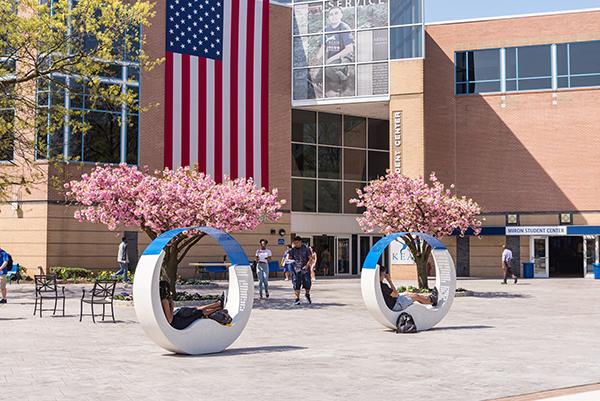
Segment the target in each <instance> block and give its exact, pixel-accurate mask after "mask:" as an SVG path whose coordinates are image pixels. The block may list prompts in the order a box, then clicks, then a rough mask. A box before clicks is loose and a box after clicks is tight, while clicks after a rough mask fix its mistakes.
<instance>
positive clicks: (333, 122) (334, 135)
mask: <svg viewBox="0 0 600 401" xmlns="http://www.w3.org/2000/svg"><path fill="white" fill-rule="evenodd" d="M319 144H325V145H338V146H341V145H342V116H341V115H339V114H329V113H319Z"/></svg>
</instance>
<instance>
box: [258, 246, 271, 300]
mask: <svg viewBox="0 0 600 401" xmlns="http://www.w3.org/2000/svg"><path fill="white" fill-rule="evenodd" d="M268 243H269V241H267V240H266V239H261V240H260V248H258V249H257V250H256V275H257V276H258V292H259V294H260V298H261V299H262V297H263V288H264V290H265V295H266V297H267V298H269V262H271V258H272V257H273V253H272V252H271V250H270V249H267V244H268Z"/></svg>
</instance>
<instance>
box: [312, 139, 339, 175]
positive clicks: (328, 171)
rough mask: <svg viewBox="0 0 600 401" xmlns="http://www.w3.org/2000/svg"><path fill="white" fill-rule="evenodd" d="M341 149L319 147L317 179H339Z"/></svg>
mask: <svg viewBox="0 0 600 401" xmlns="http://www.w3.org/2000/svg"><path fill="white" fill-rule="evenodd" d="M341 156H342V155H341V149H340V148H332V147H329V146H319V162H318V164H319V178H330V179H340V178H341V177H342V172H341V168H340V164H341V163H340V162H341V160H340V159H341Z"/></svg>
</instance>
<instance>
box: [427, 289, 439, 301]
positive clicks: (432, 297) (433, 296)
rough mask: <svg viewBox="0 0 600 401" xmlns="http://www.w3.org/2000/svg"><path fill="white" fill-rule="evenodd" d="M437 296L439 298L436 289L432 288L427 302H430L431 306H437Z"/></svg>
mask: <svg viewBox="0 0 600 401" xmlns="http://www.w3.org/2000/svg"><path fill="white" fill-rule="evenodd" d="M438 296H439V292H438V289H437V288H436V287H433V290H431V295H429V300H430V301H431V305H432V306H437V303H438Z"/></svg>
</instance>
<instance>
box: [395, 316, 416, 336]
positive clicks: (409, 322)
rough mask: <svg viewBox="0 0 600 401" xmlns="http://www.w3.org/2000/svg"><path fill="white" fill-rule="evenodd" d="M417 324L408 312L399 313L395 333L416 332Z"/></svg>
mask: <svg viewBox="0 0 600 401" xmlns="http://www.w3.org/2000/svg"><path fill="white" fill-rule="evenodd" d="M416 332H417V325H416V324H415V320H414V319H413V317H412V316H411V315H409V314H408V313H401V314H400V316H398V319H397V320H396V334H400V333H416Z"/></svg>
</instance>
